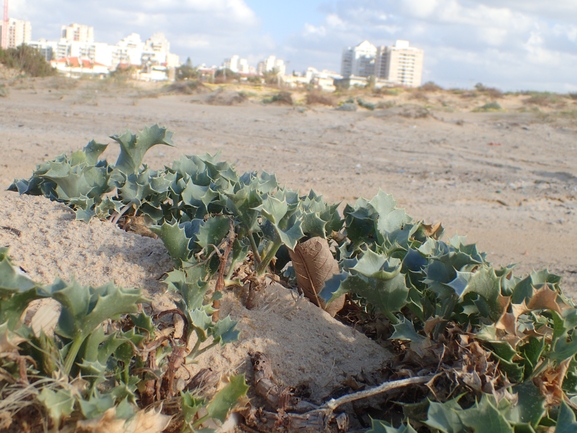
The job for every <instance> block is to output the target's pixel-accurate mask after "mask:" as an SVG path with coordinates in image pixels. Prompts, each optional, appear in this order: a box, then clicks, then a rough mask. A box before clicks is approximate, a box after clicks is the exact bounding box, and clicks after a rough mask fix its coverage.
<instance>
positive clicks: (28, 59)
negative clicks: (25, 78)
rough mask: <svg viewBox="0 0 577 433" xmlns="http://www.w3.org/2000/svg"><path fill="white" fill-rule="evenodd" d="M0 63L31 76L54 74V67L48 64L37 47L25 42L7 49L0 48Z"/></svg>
mask: <svg viewBox="0 0 577 433" xmlns="http://www.w3.org/2000/svg"><path fill="white" fill-rule="evenodd" d="M0 63H2V64H3V65H5V66H6V67H8V68H12V69H18V70H20V71H22V72H24V73H25V74H26V75H29V76H31V77H47V76H50V75H56V69H54V68H53V67H52V66H50V63H48V62H47V61H46V59H45V58H44V56H43V55H42V54H41V53H40V52H39V51H38V50H37V49H35V48H33V47H30V46H28V45H25V44H22V45H20V46H19V47H17V48H8V49H7V50H3V49H1V48H0Z"/></svg>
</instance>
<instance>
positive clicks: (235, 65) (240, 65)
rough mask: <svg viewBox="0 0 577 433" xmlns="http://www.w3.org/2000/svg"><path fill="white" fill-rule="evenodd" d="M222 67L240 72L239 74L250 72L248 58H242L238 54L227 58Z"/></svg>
mask: <svg viewBox="0 0 577 433" xmlns="http://www.w3.org/2000/svg"><path fill="white" fill-rule="evenodd" d="M222 67H223V68H226V69H230V70H231V71H233V72H238V73H239V74H248V73H249V72H250V66H249V65H248V60H247V59H241V58H240V56H239V55H238V54H235V55H233V56H232V57H231V58H230V59H225V60H224V62H223V64H222Z"/></svg>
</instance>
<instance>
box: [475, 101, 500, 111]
mask: <svg viewBox="0 0 577 433" xmlns="http://www.w3.org/2000/svg"><path fill="white" fill-rule="evenodd" d="M502 110H503V107H501V106H500V105H499V104H498V103H497V102H488V103H486V104H485V105H483V106H481V107H478V108H475V109H474V110H473V111H474V112H486V111H502Z"/></svg>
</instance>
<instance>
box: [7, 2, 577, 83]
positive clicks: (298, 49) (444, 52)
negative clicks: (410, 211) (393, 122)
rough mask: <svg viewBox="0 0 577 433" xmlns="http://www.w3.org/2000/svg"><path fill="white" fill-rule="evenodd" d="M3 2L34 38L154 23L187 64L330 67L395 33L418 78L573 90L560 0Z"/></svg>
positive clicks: (574, 61)
mask: <svg viewBox="0 0 577 433" xmlns="http://www.w3.org/2000/svg"><path fill="white" fill-rule="evenodd" d="M10 6H11V7H10V9H11V12H10V14H11V17H14V18H18V19H23V20H29V21H31V22H32V28H33V36H32V37H33V39H34V40H37V39H39V38H47V39H50V38H54V37H55V36H56V35H58V32H59V30H60V27H61V26H62V25H63V24H70V23H72V22H79V23H83V24H87V25H91V26H94V28H95V33H96V39H98V40H102V41H103V42H109V43H114V42H115V41H117V40H119V39H121V38H123V37H125V36H126V34H127V33H130V32H137V33H142V34H153V33H155V32H163V33H165V35H166V37H167V38H168V39H169V40H170V41H171V51H172V52H174V53H175V54H178V55H179V56H180V58H181V61H184V60H186V58H187V57H190V58H191V59H192V61H193V64H195V65H198V64H200V63H205V64H207V65H212V64H215V65H220V64H222V62H223V61H224V59H226V58H230V57H231V56H233V55H235V54H237V55H239V56H240V57H241V58H246V59H248V61H249V63H251V64H255V65H256V64H258V62H259V61H260V60H262V59H263V58H266V57H268V56H269V55H271V54H274V55H276V56H277V57H278V58H283V59H285V61H286V62H287V71H292V70H296V71H303V70H305V69H306V68H307V67H308V66H313V67H315V68H317V69H319V70H321V69H330V70H334V71H338V70H339V69H340V61H341V53H342V49H343V48H344V47H347V46H352V45H355V44H358V43H359V42H360V41H362V40H365V39H368V40H371V42H373V43H374V44H375V45H393V43H394V41H395V40H398V39H402V40H409V41H410V42H411V46H416V47H419V48H420V49H422V50H424V51H425V52H426V58H425V63H424V68H423V82H426V81H434V82H436V83H437V84H439V85H441V86H443V87H469V88H470V87H473V86H474V85H475V84H476V83H478V82H483V84H485V85H489V86H494V87H498V88H501V89H503V90H527V89H532V90H549V91H558V92H567V91H575V90H577V81H576V80H575V78H574V73H573V72H572V71H573V70H575V68H576V67H577V25H576V24H574V23H575V22H576V21H577V20H575V18H576V16H577V5H576V4H575V3H574V2H571V1H569V0H561V1H559V2H556V3H554V4H549V5H545V4H541V3H539V2H537V1H527V2H520V1H518V0H503V1H500V2H497V1H496V0H486V1H470V0H405V1H403V2H394V1H392V0H383V1H375V0H356V1H352V0H337V1H321V0H312V1H307V2H304V1H302V0H297V1H295V2H292V3H291V4H290V5H288V4H287V5H280V4H279V5H276V4H275V5H272V4H271V3H270V2H269V3H266V2H264V1H261V0H246V1H243V0H215V1H214V2H211V3H210V4H209V5H207V3H206V2H203V1H200V0H165V1H160V2H148V1H145V2H135V1H127V2H122V4H120V5H119V4H117V3H114V2H111V1H109V0H101V1H98V2H96V1H87V2H82V4H79V3H77V2H71V1H67V0H36V1H34V2H32V1H31V0H11V5H10ZM551 71H555V74H552V73H551Z"/></svg>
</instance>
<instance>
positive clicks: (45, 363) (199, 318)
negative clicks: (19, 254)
mask: <svg viewBox="0 0 577 433" xmlns="http://www.w3.org/2000/svg"><path fill="white" fill-rule="evenodd" d="M7 252H8V251H7V248H2V249H0V323H1V324H0V366H1V372H2V374H1V376H0V395H1V397H2V403H0V409H1V412H2V413H3V414H8V415H10V416H9V417H8V418H7V419H3V428H8V427H10V425H11V423H12V422H14V423H15V424H18V423H20V426H24V424H26V423H27V421H26V420H25V418H26V416H25V415H26V413H31V412H29V411H28V412H27V411H26V409H27V408H32V407H35V408H36V411H40V413H43V414H45V416H46V421H45V423H46V425H45V426H44V428H47V427H48V428H50V429H51V430H52V431H60V428H64V426H71V425H72V426H74V425H76V428H79V429H81V430H82V429H87V430H88V431H100V430H94V429H96V428H97V427H98V428H100V429H104V428H108V429H110V430H111V431H112V432H116V431H118V432H138V431H142V429H143V428H144V427H143V425H148V426H150V428H151V430H147V431H151V432H160V431H163V430H165V429H166V428H167V427H168V425H169V424H170V423H171V421H172V420H173V418H175V420H177V421H178V422H180V424H182V426H183V429H184V430H188V431H196V430H197V429H198V428H199V427H201V426H202V425H203V424H205V423H206V422H208V421H210V420H218V421H221V422H222V421H224V419H225V418H226V416H227V414H228V412H229V410H230V409H231V408H232V407H233V406H234V405H235V404H236V400H237V399H238V398H239V397H240V396H242V395H244V394H245V393H246V390H247V386H246V384H245V383H244V377H243V376H237V377H232V378H231V379H230V382H229V384H228V385H227V386H225V387H224V388H223V389H222V390H220V391H219V392H217V393H216V394H215V395H214V397H212V398H211V399H210V400H209V399H206V398H203V397H202V396H199V395H196V394H195V390H194V389H193V390H190V391H183V392H182V393H181V396H180V398H179V397H177V395H176V392H175V389H174V387H173V386H172V382H171V378H172V377H173V375H174V371H173V370H172V367H173V366H174V364H175V362H176V360H177V359H180V358H182V359H180V361H181V363H182V361H184V358H189V359H193V358H194V357H196V356H198V354H199V353H202V351H203V350H207V349H208V348H209V347H212V346H214V345H215V344H219V343H220V344H224V343H226V342H228V341H232V340H234V339H236V337H237V336H238V332H236V331H234V323H233V322H232V321H231V320H230V319H229V318H227V319H226V320H223V321H217V322H213V321H212V320H211V319H210V318H208V320H203V315H205V316H206V312H207V311H208V312H211V311H212V309H211V307H210V306H206V305H203V303H202V300H203V298H202V294H201V295H200V296H197V297H196V299H193V298H192V297H190V296H189V297H188V298H186V299H183V305H182V308H184V309H185V310H184V311H182V310H179V314H180V315H182V316H186V317H187V318H188V319H189V320H190V319H191V318H194V320H195V321H194V322H192V321H187V322H186V323H187V324H188V325H189V328H190V329H193V330H194V331H193V332H196V333H197V335H198V337H197V340H196V341H197V343H196V344H195V346H194V349H193V350H188V349H187V348H186V343H185V341H188V340H185V338H184V337H183V338H180V339H176V338H168V337H167V336H165V333H162V332H160V330H159V327H158V326H159V324H157V323H155V322H154V320H153V318H152V317H151V316H149V315H147V314H146V313H145V312H144V311H141V310H142V309H143V308H142V306H143V303H145V302H147V300H146V299H145V298H143V297H142V294H141V291H140V290H139V289H123V288H119V287H116V286H115V285H113V284H111V283H109V284H105V285H104V286H101V287H92V286H83V285H80V284H78V283H77V282H75V281H72V282H65V281H63V280H61V279H56V280H55V281H54V283H52V284H49V285H41V284H38V283H36V282H34V281H32V280H31V279H29V278H28V277H27V276H26V275H24V274H22V272H20V271H19V270H18V269H17V268H16V267H14V265H12V263H11V261H10V259H9V257H8V255H7ZM38 299H52V300H53V301H56V302H57V303H58V305H59V308H60V313H59V318H58V322H57V325H56V327H55V328H50V327H46V326H35V324H34V319H33V320H32V322H30V323H26V324H25V323H23V321H22V319H21V318H22V313H23V312H24V310H26V308H27V307H28V306H29V305H30V303H31V302H32V301H34V300H38ZM49 308H51V309H52V308H54V306H52V305H50V306H49ZM39 314H40V313H39ZM206 317H208V316H206ZM188 336H189V335H187V336H186V337H187V338H188ZM209 337H210V340H211V341H210V342H209V343H208V344H205V345H204V347H201V345H202V344H203V343H205V342H206V341H207V339H208V338H209ZM175 340H176V341H175ZM165 341H167V342H170V343H171V344H168V345H165V344H163V343H165ZM169 385H170V386H169ZM171 400H176V402H175V403H176V405H177V406H178V407H179V408H180V410H181V411H182V414H181V415H180V416H174V415H172V416H171V415H165V414H162V413H161V412H160V411H159V410H158V409H157V408H158V407H162V402H169V401H171ZM159 404H160V406H159ZM19 413H22V417H19ZM199 414H202V416H199ZM28 426H29V427H30V424H29V423H28ZM90 428H92V429H93V430H90Z"/></svg>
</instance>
